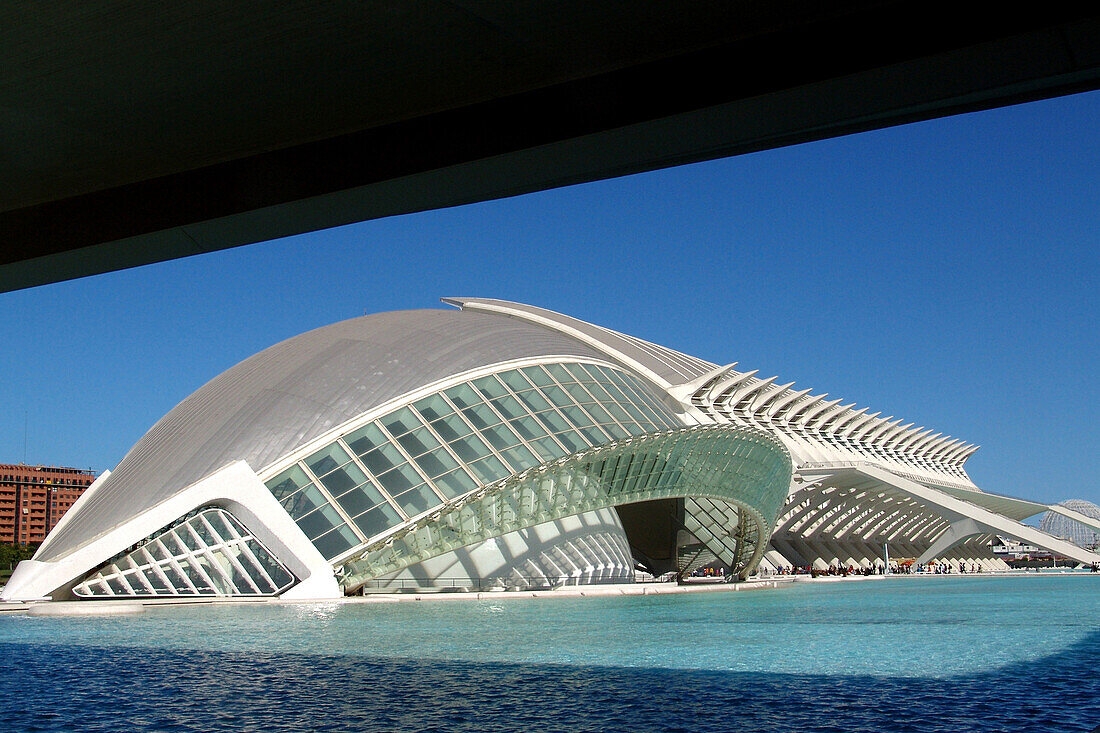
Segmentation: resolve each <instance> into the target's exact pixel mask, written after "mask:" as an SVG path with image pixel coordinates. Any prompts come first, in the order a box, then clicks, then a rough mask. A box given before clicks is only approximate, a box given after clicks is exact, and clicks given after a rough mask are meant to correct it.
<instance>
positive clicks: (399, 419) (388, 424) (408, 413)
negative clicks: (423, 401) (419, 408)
mask: <svg viewBox="0 0 1100 733" xmlns="http://www.w3.org/2000/svg"><path fill="white" fill-rule="evenodd" d="M381 423H382V425H383V426H385V428H386V430H388V431H390V435H392V436H394V437H395V438H396V437H397V436H398V435H402V434H404V433H407V432H409V431H410V430H412V429H413V428H418V427H420V420H419V419H418V418H417V417H416V414H415V413H414V412H413V411H412V410H410V409H409V408H407V407H402V408H401V409H400V410H398V411H397V412H394V413H392V414H390V415H386V416H385V417H384V418H382V420H381Z"/></svg>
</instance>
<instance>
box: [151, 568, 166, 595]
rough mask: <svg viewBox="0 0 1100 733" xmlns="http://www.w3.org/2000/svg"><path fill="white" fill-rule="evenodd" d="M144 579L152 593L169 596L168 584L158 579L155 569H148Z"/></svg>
mask: <svg viewBox="0 0 1100 733" xmlns="http://www.w3.org/2000/svg"><path fill="white" fill-rule="evenodd" d="M145 579H146V580H148V581H149V585H151V586H152V587H153V592H154V593H157V594H159V595H166V596H167V595H171V594H172V591H171V590H170V589H169V587H168V584H167V583H165V582H164V580H163V579H162V578H161V577H160V574H159V573H157V571H156V569H154V568H149V569H148V570H146V571H145Z"/></svg>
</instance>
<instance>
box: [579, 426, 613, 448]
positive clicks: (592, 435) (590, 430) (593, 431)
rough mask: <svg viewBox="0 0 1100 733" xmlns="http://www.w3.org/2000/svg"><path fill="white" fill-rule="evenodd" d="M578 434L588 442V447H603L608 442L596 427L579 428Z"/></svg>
mask: <svg viewBox="0 0 1100 733" xmlns="http://www.w3.org/2000/svg"><path fill="white" fill-rule="evenodd" d="M580 432H581V434H582V435H583V436H584V437H585V438H586V439H587V440H588V443H589V445H603V444H604V443H606V442H608V438H607V436H606V435H605V434H604V433H603V431H602V430H600V429H599V428H597V427H587V428H580Z"/></svg>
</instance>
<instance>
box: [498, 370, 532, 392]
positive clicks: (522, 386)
mask: <svg viewBox="0 0 1100 733" xmlns="http://www.w3.org/2000/svg"><path fill="white" fill-rule="evenodd" d="M497 376H499V377H500V378H501V379H502V380H504V383H505V384H507V385H508V386H509V387H511V388H512V389H513V390H515V391H516V392H523V391H524V390H528V389H531V383H530V382H528V381H527V380H526V379H525V378H524V376H523V375H522V374H520V373H519V372H518V371H517V370H515V369H510V370H508V371H506V372H503V373H501V374H498V375H497Z"/></svg>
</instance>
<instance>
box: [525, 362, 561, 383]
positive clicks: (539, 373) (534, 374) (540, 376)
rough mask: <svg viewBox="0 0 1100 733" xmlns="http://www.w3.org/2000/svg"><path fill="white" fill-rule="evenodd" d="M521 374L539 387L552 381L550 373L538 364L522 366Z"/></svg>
mask: <svg viewBox="0 0 1100 733" xmlns="http://www.w3.org/2000/svg"><path fill="white" fill-rule="evenodd" d="M523 374H524V376H526V377H527V378H528V379H530V380H531V381H532V382H533V383H535V384H537V385H538V386H540V387H542V386H545V385H548V384H553V383H554V380H553V379H551V378H550V375H549V374H547V373H546V371H545V370H544V369H543V368H542V367H540V366H533V367H524V368H523Z"/></svg>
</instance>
